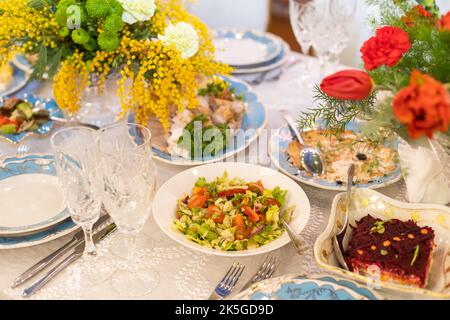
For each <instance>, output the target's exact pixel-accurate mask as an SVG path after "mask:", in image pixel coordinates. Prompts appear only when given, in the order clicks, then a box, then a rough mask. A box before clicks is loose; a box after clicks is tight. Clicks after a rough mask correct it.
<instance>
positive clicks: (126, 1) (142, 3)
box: [118, 0, 156, 24]
mask: <svg viewBox="0 0 450 320" xmlns="http://www.w3.org/2000/svg"><path fill="white" fill-rule="evenodd" d="M118 1H119V2H120V4H121V5H122V7H123V9H124V10H125V11H124V13H123V15H122V20H123V22H125V23H128V24H133V23H136V22H138V21H148V20H150V19H151V18H152V17H153V15H154V14H155V10H156V4H155V0H118Z"/></svg>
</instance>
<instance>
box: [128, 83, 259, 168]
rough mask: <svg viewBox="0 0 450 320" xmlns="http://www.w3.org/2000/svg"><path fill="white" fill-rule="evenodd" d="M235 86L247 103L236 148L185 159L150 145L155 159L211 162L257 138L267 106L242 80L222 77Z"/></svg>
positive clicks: (180, 162)
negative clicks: (212, 154) (213, 154)
mask: <svg viewBox="0 0 450 320" xmlns="http://www.w3.org/2000/svg"><path fill="white" fill-rule="evenodd" d="M222 78H223V79H225V80H226V81H228V82H229V83H231V86H232V87H233V88H235V90H236V91H235V92H236V94H242V95H244V99H245V103H246V104H247V112H246V114H245V116H244V119H243V120H242V126H241V128H242V129H243V130H244V131H245V132H242V131H239V133H238V135H237V136H235V137H234V141H235V143H236V142H237V144H233V145H236V148H231V147H227V149H226V150H225V151H224V152H220V153H218V154H216V155H215V156H207V157H204V158H203V159H202V160H200V159H194V160H192V159H187V158H183V157H181V156H177V155H171V154H169V153H167V152H165V151H162V150H160V149H158V148H156V147H152V150H153V154H154V156H155V158H156V159H158V160H160V161H162V162H166V163H170V164H176V165H182V166H192V165H201V164H207V163H213V162H217V161H220V160H223V159H225V158H227V157H230V156H232V155H234V154H236V153H238V152H241V151H242V150H245V149H246V148H247V147H248V146H249V145H250V144H251V143H252V142H253V141H255V140H256V139H257V138H258V135H259V134H260V132H261V130H263V129H264V128H265V127H266V126H267V123H268V110H267V108H266V107H265V106H264V105H263V104H262V103H261V102H260V101H259V100H258V97H257V95H256V93H254V92H253V91H251V90H250V87H249V86H248V85H247V84H246V83H245V82H243V81H240V80H238V79H236V78H232V77H222ZM128 122H130V123H134V122H135V116H134V114H129V116H128ZM253 122H255V123H253Z"/></svg>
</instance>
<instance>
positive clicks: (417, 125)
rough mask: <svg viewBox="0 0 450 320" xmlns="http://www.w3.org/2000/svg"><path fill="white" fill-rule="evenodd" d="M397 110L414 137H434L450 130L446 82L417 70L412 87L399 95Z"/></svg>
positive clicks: (396, 114)
mask: <svg viewBox="0 0 450 320" xmlns="http://www.w3.org/2000/svg"><path fill="white" fill-rule="evenodd" d="M393 110H394V114H395V117H396V118H397V120H398V121H399V122H400V123H403V124H405V125H406V126H407V127H408V134H409V135H410V137H411V138H413V139H417V138H420V137H421V136H423V135H427V136H428V137H430V138H431V137H433V133H434V132H435V131H442V132H446V131H447V130H448V127H449V124H450V95H449V93H448V92H447V90H446V88H445V86H444V85H443V84H442V83H440V82H439V81H437V80H435V79H434V78H432V77H430V76H428V75H425V74H422V73H420V72H419V71H417V70H414V71H413V72H412V75H411V80H410V84H409V86H408V87H405V88H403V89H401V90H400V91H399V92H398V93H397V95H396V96H395V98H394V101H393Z"/></svg>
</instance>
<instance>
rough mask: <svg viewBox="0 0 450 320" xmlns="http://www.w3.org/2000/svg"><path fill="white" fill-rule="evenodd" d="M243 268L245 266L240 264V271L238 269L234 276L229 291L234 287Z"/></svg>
mask: <svg viewBox="0 0 450 320" xmlns="http://www.w3.org/2000/svg"><path fill="white" fill-rule="evenodd" d="M244 269H245V266H244V265H240V271H239V273H238V274H237V276H236V277H235V279H234V281H233V283H232V284H231V286H230V291H231V290H233V289H234V287H235V286H236V283H237V282H238V280H239V278H240V277H241V275H242V272H244Z"/></svg>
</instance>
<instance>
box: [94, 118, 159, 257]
mask: <svg viewBox="0 0 450 320" xmlns="http://www.w3.org/2000/svg"><path fill="white" fill-rule="evenodd" d="M99 132H100V150H101V154H102V156H103V157H110V156H115V155H117V154H125V153H129V152H133V153H139V154H141V155H142V156H143V157H146V158H147V160H146V161H149V162H151V163H153V160H152V134H151V131H150V130H149V129H148V128H146V127H144V126H142V125H139V124H134V123H124V122H122V123H118V124H115V125H111V126H108V127H105V128H103V129H101V130H100V131H99ZM139 238H140V239H139V241H138V242H137V247H138V248H137V249H141V248H140V247H141V246H144V245H145V249H151V248H152V247H153V241H152V239H151V238H150V237H149V236H147V235H146V234H145V233H143V232H142V233H140V234H139ZM128 240H129V239H128V237H127V236H126V235H124V234H123V233H122V232H120V229H119V235H118V236H117V237H116V238H115V239H114V240H113V241H112V243H111V247H110V248H111V249H110V251H111V252H112V253H113V254H114V255H115V256H117V257H120V258H127V257H128V256H129V246H128ZM139 251H141V250H139Z"/></svg>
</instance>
